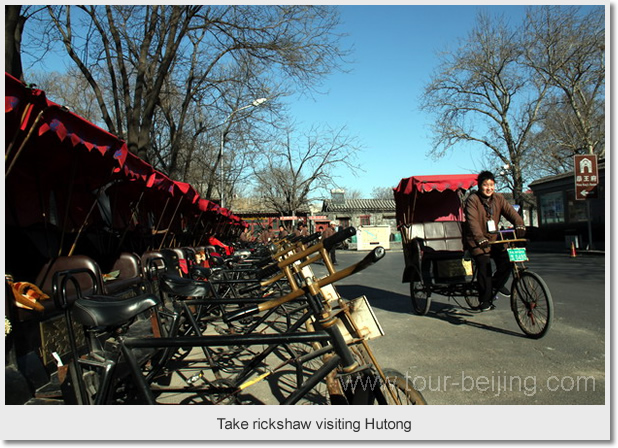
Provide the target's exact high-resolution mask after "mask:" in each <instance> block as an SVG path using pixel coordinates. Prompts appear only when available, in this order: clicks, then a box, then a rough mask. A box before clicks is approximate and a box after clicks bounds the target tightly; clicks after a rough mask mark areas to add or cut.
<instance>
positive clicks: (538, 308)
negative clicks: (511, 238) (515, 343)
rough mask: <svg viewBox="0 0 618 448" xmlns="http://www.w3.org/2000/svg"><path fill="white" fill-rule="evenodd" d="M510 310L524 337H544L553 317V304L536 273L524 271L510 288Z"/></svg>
mask: <svg viewBox="0 0 618 448" xmlns="http://www.w3.org/2000/svg"><path fill="white" fill-rule="evenodd" d="M511 309H512V310H513V314H514V315H515V320H516V321H517V325H519V328H521V331H523V332H524V333H525V334H526V336H528V337H531V338H534V339H539V338H542V337H543V336H545V334H546V333H547V331H548V330H549V327H550V326H551V321H552V318H553V315H554V303H553V301H552V297H551V293H550V291H549V288H548V287H547V285H546V284H545V281H543V279H542V278H541V277H540V276H539V275H538V274H536V273H534V272H530V271H525V272H522V273H521V274H520V277H519V279H514V280H513V285H512V286H511Z"/></svg>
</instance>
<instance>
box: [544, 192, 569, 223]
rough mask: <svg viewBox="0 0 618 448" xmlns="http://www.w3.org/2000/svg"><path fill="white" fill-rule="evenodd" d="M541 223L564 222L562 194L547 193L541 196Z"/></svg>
mask: <svg viewBox="0 0 618 448" xmlns="http://www.w3.org/2000/svg"><path fill="white" fill-rule="evenodd" d="M540 199H541V201H540V202H541V222H542V223H543V224H558V223H563V222H564V200H563V198H562V192H561V191H557V192H555V193H547V194H544V195H542V196H541V198H540Z"/></svg>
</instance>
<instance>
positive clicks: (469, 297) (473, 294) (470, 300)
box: [465, 287, 479, 309]
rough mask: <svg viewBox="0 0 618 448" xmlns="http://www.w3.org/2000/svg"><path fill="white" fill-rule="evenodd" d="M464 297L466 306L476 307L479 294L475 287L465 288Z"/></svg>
mask: <svg viewBox="0 0 618 448" xmlns="http://www.w3.org/2000/svg"><path fill="white" fill-rule="evenodd" d="M465 299H466V303H467V304H468V306H469V307H470V308H472V309H476V308H478V306H479V294H478V289H477V288H476V287H472V288H470V289H466V292H465Z"/></svg>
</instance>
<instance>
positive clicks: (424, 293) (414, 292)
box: [410, 274, 431, 316]
mask: <svg viewBox="0 0 618 448" xmlns="http://www.w3.org/2000/svg"><path fill="white" fill-rule="evenodd" d="M419 276H420V274H419ZM410 297H411V298H412V309H413V310H414V312H415V313H416V314H418V315H419V316H424V315H425V314H427V312H428V311H429V308H430V307H431V293H430V292H429V290H428V289H427V287H425V285H424V284H423V282H422V281H415V280H412V281H410Z"/></svg>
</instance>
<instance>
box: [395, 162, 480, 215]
mask: <svg viewBox="0 0 618 448" xmlns="http://www.w3.org/2000/svg"><path fill="white" fill-rule="evenodd" d="M476 178H477V175H476V174H443V175H431V176H412V177H407V178H404V179H401V181H400V182H399V185H398V186H397V188H394V189H393V194H394V197H395V211H396V215H397V226H398V227H399V226H401V225H405V224H411V223H415V222H429V221H463V219H464V216H463V210H462V206H461V202H460V199H459V194H458V192H460V191H465V190H468V189H470V188H472V187H474V186H475V185H476V184H477V182H476Z"/></svg>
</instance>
